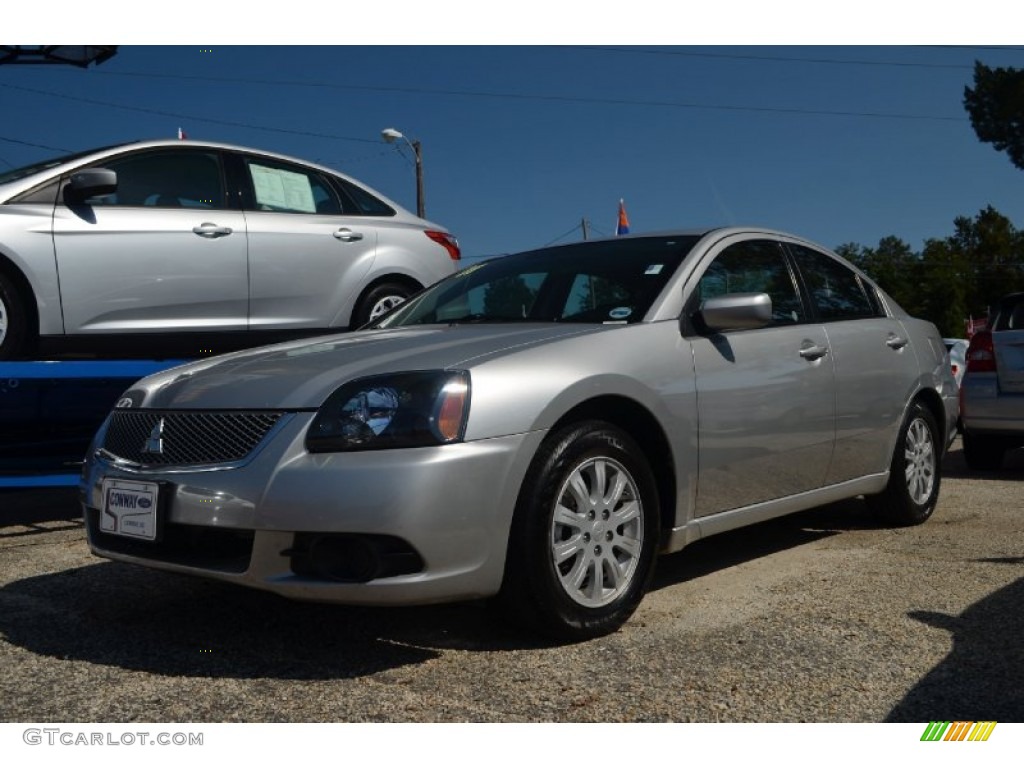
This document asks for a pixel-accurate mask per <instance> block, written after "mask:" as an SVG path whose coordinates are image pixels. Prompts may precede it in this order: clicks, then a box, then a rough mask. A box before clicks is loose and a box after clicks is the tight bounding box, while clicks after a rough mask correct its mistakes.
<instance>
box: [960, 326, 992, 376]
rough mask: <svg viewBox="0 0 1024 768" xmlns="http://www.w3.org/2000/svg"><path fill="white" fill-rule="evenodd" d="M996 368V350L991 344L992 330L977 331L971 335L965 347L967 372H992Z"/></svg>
mask: <svg viewBox="0 0 1024 768" xmlns="http://www.w3.org/2000/svg"><path fill="white" fill-rule="evenodd" d="M995 370H996V350H995V347H993V346H992V332H991V331H978V332H977V333H976V334H974V336H972V337H971V345H970V346H969V347H968V348H967V372H968V373H993V372H995Z"/></svg>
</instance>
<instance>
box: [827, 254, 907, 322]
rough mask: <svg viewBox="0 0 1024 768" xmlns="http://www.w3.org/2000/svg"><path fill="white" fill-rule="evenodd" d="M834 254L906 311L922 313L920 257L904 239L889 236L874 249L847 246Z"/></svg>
mask: <svg viewBox="0 0 1024 768" xmlns="http://www.w3.org/2000/svg"><path fill="white" fill-rule="evenodd" d="M836 253H838V254H839V255H840V256H842V257H844V258H846V259H848V260H849V261H851V262H853V264H855V265H856V266H858V267H860V268H861V269H862V270H864V272H866V273H867V274H868V275H869V276H870V277H871V278H872V279H873V280H874V281H875V282H876V283H878V284H879V285H880V286H881V287H882V290H884V291H885V292H886V293H888V294H889V295H890V296H892V297H893V298H894V299H895V300H896V303H898V304H899V305H900V306H901V307H903V308H904V309H905V310H907V311H908V312H910V313H911V314H916V313H920V312H921V309H922V302H921V294H920V283H921V274H922V271H923V270H922V265H921V257H920V256H919V255H918V254H916V253H914V251H913V250H912V249H911V247H910V246H909V245H908V244H907V243H905V242H904V241H903V240H901V239H900V238H898V237H894V236H892V235H890V236H888V237H883V238H882V239H881V240H879V241H878V247H877V248H866V247H864V246H861V245H856V244H854V243H848V244H847V245H843V246H840V247H839V248H838V249H837V250H836Z"/></svg>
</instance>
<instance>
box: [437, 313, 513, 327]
mask: <svg viewBox="0 0 1024 768" xmlns="http://www.w3.org/2000/svg"><path fill="white" fill-rule="evenodd" d="M527 320H529V318H526V317H508V316H507V315H487V314H484V313H482V312H474V313H472V314H468V315H463V316H462V317H453V318H449V319H447V320H445V321H444V322H446V323H448V325H461V324H462V323H522V322H526V321H527Z"/></svg>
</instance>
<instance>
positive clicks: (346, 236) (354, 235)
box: [334, 227, 363, 243]
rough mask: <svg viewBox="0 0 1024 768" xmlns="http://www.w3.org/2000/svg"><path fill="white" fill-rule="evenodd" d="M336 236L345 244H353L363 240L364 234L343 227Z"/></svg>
mask: <svg viewBox="0 0 1024 768" xmlns="http://www.w3.org/2000/svg"><path fill="white" fill-rule="evenodd" d="M334 236H335V237H336V238H338V239H339V240H341V241H342V242H345V243H353V242H355V241H356V240H362V239H363V233H362V232H353V231H352V230H351V229H348V228H346V227H342V228H341V229H339V230H338V231H337V232H335V233H334Z"/></svg>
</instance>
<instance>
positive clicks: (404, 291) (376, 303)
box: [352, 283, 416, 328]
mask: <svg viewBox="0 0 1024 768" xmlns="http://www.w3.org/2000/svg"><path fill="white" fill-rule="evenodd" d="M415 292H416V290H415V289H414V288H412V287H411V286H409V285H406V284H404V283H382V284H381V285H378V286H375V287H374V288H372V289H371V290H370V291H368V292H367V294H366V295H365V296H363V297H362V298H361V299H360V300H359V305H358V306H357V307H356V311H355V314H354V315H353V318H354V321H353V323H352V327H353V328H362V327H363V326H364V325H366V324H367V323H372V322H373V321H374V320H376V319H378V318H379V317H382V316H383V315H385V314H386V313H388V312H390V311H391V310H392V309H394V308H395V307H397V306H398V305H399V304H401V303H402V302H403V301H405V300H406V299H408V298H409V297H410V296H412V295H413V294H414V293H415Z"/></svg>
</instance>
